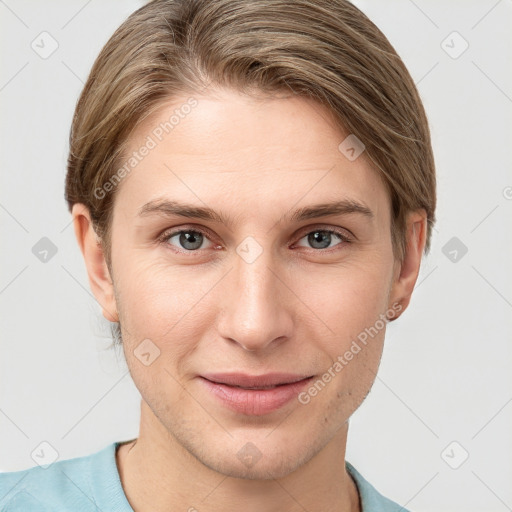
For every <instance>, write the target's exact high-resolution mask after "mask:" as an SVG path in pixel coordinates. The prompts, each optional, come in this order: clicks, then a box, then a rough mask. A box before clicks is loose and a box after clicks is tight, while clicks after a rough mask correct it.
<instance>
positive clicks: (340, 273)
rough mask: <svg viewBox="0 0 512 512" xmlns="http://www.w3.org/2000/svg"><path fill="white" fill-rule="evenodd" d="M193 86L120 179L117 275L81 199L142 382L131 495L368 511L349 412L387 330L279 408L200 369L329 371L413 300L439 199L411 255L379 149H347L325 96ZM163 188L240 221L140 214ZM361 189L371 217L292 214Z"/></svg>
mask: <svg viewBox="0 0 512 512" xmlns="http://www.w3.org/2000/svg"><path fill="white" fill-rule="evenodd" d="M187 98H188V96H185V95H184V96H183V97H175V98H173V99H172V100H169V101H168V102H167V103H166V104H163V105H162V106H161V108H160V110H159V111H158V112H157V113H156V114H155V115H153V116H152V117H150V118H148V119H146V120H145V121H144V123H142V124H141V125H140V126H139V127H138V128H137V130H136V131H135V132H134V134H133V135H132V137H131V140H130V148H131V149H130V151H133V150H136V149H137V148H139V147H140V146H141V145H142V144H143V143H144V140H145V139H146V137H147V136H148V134H150V133H151V131H152V130H153V129H154V128H155V127H156V126H158V124H159V123H160V122H164V121H166V120H168V119H169V116H170V115H171V114H172V113H173V111H174V109H176V108H179V106H180V105H182V104H184V103H185V102H186V100H187ZM195 98H196V99H197V100H198V104H197V106H196V107H195V108H193V109H192V111H191V113H190V114H188V115H187V116H185V117H184V118H183V119H181V120H180V122H179V124H178V125H177V126H175V128H174V129H173V131H172V132H171V134H169V135H167V136H166V137H165V138H164V139H163V140H162V142H160V143H159V144H158V145H157V146H156V147H155V148H154V149H152V150H151V151H150V152H149V154H148V155H147V156H146V157H145V158H144V159H143V160H142V161H141V162H140V163H139V164H138V165H137V166H136V167H135V168H134V169H133V170H132V171H131V173H130V174H129V175H128V176H127V177H125V178H124V179H123V181H122V182H121V183H120V185H119V186H118V189H117V191H116V198H115V204H114V216H113V223H112V275H110V273H109V271H108V268H107V265H106V263H105V258H104V253H103V250H102V247H101V245H98V244H97V243H96V235H95V233H94V230H93V227H92V224H91V222H90V216H89V212H88V210H87V208H86V207H85V206H84V205H81V204H77V205H75V206H74V208H73V212H72V213H73V219H74V227H75V233H76V236H77V240H78V243H79V246H80V248H81V251H82V253H83V256H84V259H85V263H86V266H87V272H88V275H89V281H90V286H91V289H92V291H93V293H94V295H95V297H96V299H97V300H98V302H99V304H100V305H101V307H102V308H103V314H104V316H105V318H107V319H108V320H110V321H120V323H121V326H122V335H123V343H124V351H125V356H126V360H127V363H128V367H129V369H130V373H131V376H132V378H133V380H134V382H135V385H136V386H137V388H138V389H139V391H140V393H141V396H142V402H141V424H140V433H139V437H138V438H137V440H136V441H135V442H133V443H126V444H124V445H122V446H121V447H120V448H119V450H118V452H117V465H118V468H119V472H120V477H121V482H122V485H123V488H124V490H125V493H126V496H127V498H128V500H129V502H130V504H131V505H132V508H133V509H134V510H135V511H136V512H146V511H156V512H158V511H162V512H163V511H167V512H168V511H185V510H190V511H192V510H194V508H195V509H197V510H199V511H201V510H208V511H209V512H221V511H222V512H226V511H235V510H240V509H242V508H243V510H245V511H246V512H261V511H266V512H278V511H279V512H283V511H286V512H292V511H293V512H295V511H301V512H302V511H303V510H304V509H306V510H310V511H314V510H322V511H331V512H335V511H336V512H339V511H347V512H348V511H350V512H353V511H359V510H361V509H360V503H359V497H358V492H357V488H356V486H355V484H354V482H353V481H352V479H351V478H350V476H349V475H348V473H347V472H346V469H345V463H344V461H345V449H346V443H347V432H348V422H349V418H350V416H351V415H352V413H353V412H354V411H355V410H356V409H357V408H358V407H359V405H360V404H361V403H362V401H363V400H364V398H365V397H366V396H367V394H368V393H369V391H370V389H371V386H372V384H373V382H374V380H375V376H376V372H377V369H378V366H379V361H380V358H381V353H382V348H383V342H384V335H385V327H384V328H382V329H380V330H379V332H378V334H377V335H375V336H374V337H373V338H371V340H370V341H369V342H368V344H367V345H366V346H364V347H363V348H362V350H361V351H360V352H359V353H358V354H357V355H355V356H354V357H353V359H352V360H351V361H350V362H349V363H348V364H347V365H346V366H344V368H343V370H342V371H340V372H338V373H337V374H336V377H335V378H333V379H332V380H331V382H329V383H328V384H327V385H326V386H325V387H324V388H323V389H322V390H321V391H320V392H319V393H318V394H317V395H316V396H314V397H312V398H311V400H310V402H309V403H307V404H301V403H299V402H298V401H297V400H292V401H291V402H290V403H288V404H286V405H285V406H284V407H282V408H281V409H278V410H277V411H274V412H272V413H271V414H267V415H263V416H259V417H255V416H245V415H241V414H237V413H235V412H233V411H231V410H229V409H227V408H226V407H224V406H223V405H222V404H219V403H218V402H217V401H216V400H215V399H214V398H213V397H212V396H210V394H209V393H208V392H207V391H205V387H204V385H203V384H202V382H201V381H200V379H199V378H198V375H200V374H201V373H203V372H210V371H218V372H222V371H226V372H229V371H243V372H245V373H248V374H253V375H261V374H264V373H268V372H272V371H286V372H292V373H303V374H304V375H315V376H319V377H321V376H322V374H324V373H325V372H327V371H328V369H329V368H330V367H332V366H333V363H334V362H335V361H336V359H337V357H338V356H339V355H343V354H344V353H345V352H346V351H347V350H348V349H349V347H350V345H351V343H352V341H353V340H354V339H356V337H357V335H358V334H359V333H361V332H362V331H364V330H365V328H369V327H370V326H373V325H375V323H376V320H378V319H379V315H381V314H385V312H386V311H388V310H390V308H392V307H393V305H395V308H396V305H397V304H400V306H398V308H399V309H400V312H399V313H397V314H396V315H395V318H396V317H398V316H399V315H400V314H401V312H403V311H404V310H405V309H406V308H407V306H408V304H409V300H410V297H411V293H412V291H413V288H414V284H415V282H416V279H417V277H418V272H419V267H420V263H421V257H422V253H423V250H424V246H425V233H426V222H427V221H426V214H425V212H424V211H423V210H419V211H417V212H410V214H409V217H408V231H407V237H408V244H407V253H406V256H405V259H404V261H403V263H402V264H400V263H399V262H398V261H396V260H395V259H394V256H393V250H392V244H391V232H390V211H391V209H390V200H389V197H388V194H387V192H386V189H385V186H384V183H383V182H382V180H381V178H380V177H379V175H378V174H377V173H376V172H375V171H374V170H373V169H372V168H371V167H370V165H369V163H368V162H367V160H366V158H365V155H364V153H363V155H361V156H360V157H359V158H357V159H356V160H354V161H349V160H348V159H347V158H345V156H344V155H343V154H342V153H341V152H340V151H339V150H338V145H339V144H340V143H341V141H343V139H344V138H345V137H346V136H347V135H348V134H347V133H342V132H341V131H340V130H339V129H338V128H337V127H336V126H335V125H334V123H333V122H332V118H330V115H329V114H330V113H329V112H328V111H326V110H325V109H324V108H323V107H322V106H321V105H319V104H317V103H315V102H313V101H312V100H309V99H305V98H300V97H294V96H289V97H287V96H275V97H273V98H268V97H267V98H264V97H259V98H255V97H249V96H246V95H242V94H239V93H238V92H236V91H233V90H229V89H215V90H213V89H212V90H210V91H209V92H208V94H207V95H202V96H195ZM156 198H167V199H172V200H180V201H185V202H188V203H192V204H194V205H197V206H209V207H211V208H212V209H214V210H215V211H217V212H222V213H223V214H225V216H226V217H227V218H228V219H230V220H231V221H232V223H231V224H230V225H225V224H222V223H219V222H216V221H210V220H204V219H184V218H180V217H173V218H166V217H163V216H159V215H156V214H155V215H151V216H147V217H138V216H137V212H138V210H139V209H140V208H141V207H142V206H143V205H144V204H146V203H147V202H149V201H151V200H154V199H156ZM347 198H350V199H353V200H357V201H358V202H360V203H363V204H364V205H366V206H367V207H368V208H370V209H371V210H372V211H373V213H374V216H373V218H372V219H369V218H367V217H366V216H364V215H361V214H360V213H351V214H344V215H331V216H325V217H321V218H318V219H309V220H305V221H301V222H296V221H291V220H289V219H288V217H287V216H289V215H290V213H291V212H292V211H294V210H296V209H297V208H300V207H303V206H308V205H313V204H317V203H326V202H331V201H334V200H339V199H347ZM169 228H179V229H183V230H186V229H203V230H205V234H204V238H203V243H202V245H201V246H200V248H199V249H195V250H190V249H189V250H187V248H189V247H190V244H188V245H187V244H185V245H183V244H180V237H179V236H173V237H170V238H167V240H164V241H160V242H159V241H158V240H157V239H158V236H159V235H160V234H161V233H163V232H164V231H165V230H168V229H169ZM320 229H340V230H341V231H342V232H343V233H345V234H349V233H350V234H351V235H352V236H351V241H350V242H345V241H342V240H341V239H340V238H338V237H337V236H336V235H332V237H331V239H330V240H331V241H330V244H329V247H328V248H327V249H322V248H318V247H319V246H318V245H314V240H313V243H312V242H311V237H308V234H310V233H312V232H313V233H314V232H315V231H318V230H320ZM347 230H348V231H347ZM196 236H199V237H200V235H196ZM248 236H251V237H253V238H254V239H255V240H256V241H257V243H258V244H259V246H260V247H261V249H262V253H261V255H260V256H259V257H258V258H257V259H256V260H255V261H253V262H251V263H248V262H247V261H245V260H244V259H243V258H242V257H240V256H239V254H238V253H237V252H236V249H237V246H238V245H239V244H240V243H241V242H242V241H243V240H244V239H245V238H246V237H248ZM324 236H327V237H328V236H329V235H328V234H325V233H324ZM180 251H181V252H180ZM381 318H382V317H381ZM144 339H150V340H151V342H152V343H154V344H155V345H156V346H157V347H158V349H159V350H160V356H159V357H157V358H156V359H155V360H154V361H153V362H152V363H151V364H150V365H149V366H146V365H144V364H142V363H141V362H140V361H139V359H138V358H137V357H136V356H135V355H134V350H135V349H136V348H137V346H138V345H139V344H140V343H141V341H142V340H144ZM248 442H251V443H253V444H254V445H255V446H256V447H257V449H258V450H259V452H260V453H261V458H260V460H259V461H258V462H257V463H256V464H254V465H253V466H252V467H247V466H246V465H244V464H243V463H242V462H241V461H240V459H239V458H238V457H237V452H238V451H239V450H240V449H241V448H242V447H243V446H244V445H245V444H246V443H248ZM192 507H194V508H192Z"/></svg>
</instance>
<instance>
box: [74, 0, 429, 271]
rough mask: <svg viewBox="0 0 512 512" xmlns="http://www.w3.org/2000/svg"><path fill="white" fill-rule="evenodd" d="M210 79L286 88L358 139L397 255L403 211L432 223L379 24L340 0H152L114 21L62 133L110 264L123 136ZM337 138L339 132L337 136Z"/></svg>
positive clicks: (423, 140)
mask: <svg viewBox="0 0 512 512" xmlns="http://www.w3.org/2000/svg"><path fill="white" fill-rule="evenodd" d="M208 84H213V85H219V86H228V87H232V88H236V89H237V90H240V91H242V92H246V93H249V92H250V91H254V90H256V91H261V92H265V93H270V94H271V93H273V92H277V91H283V90H285V91H288V92H291V93H293V94H297V95H302V96H307V97H309V98H313V99H315V100H317V101H318V102H319V103H321V104H322V105H324V106H326V107H327V108H328V109H329V110H330V111H331V112H332V114H333V115H334V119H335V120H336V121H337V122H338V123H339V127H340V128H341V129H342V130H343V132H348V133H349V134H353V135H355V136H356V137H357V138H358V139H360V140H361V141H362V142H363V144H364V145H365V156H366V158H367V159H368V160H369V162H370V163H371V164H372V166H373V167H374V168H375V169H376V170H377V171H378V172H379V173H381V174H380V175H381V177H383V179H384V182H385V184H386V186H387V188H388V192H389V194H390V199H391V205H392V211H391V236H392V241H393V250H394V254H395V257H396V258H397V259H399V260H400V261H402V260H403V257H404V254H405V248H406V246H405V244H406V231H405V230H406V222H405V221H406V214H407V213H408V212H409V211H412V210H416V209H420V208H424V209H425V210H426V213H427V220H428V223H427V239H426V246H425V252H427V251H428V250H429V248H430V238H431V231H432V225H433V223H434V222H435V206H436V180H435V165H434V158H433V154H432V148H431V141H430V133H429V128H428V122H427V117H426V115H425V111H424V109H423V105H422V103H421V100H420V97H419V94H418V91H417V89H416V86H415V84H414V81H413V80H412V78H411V76H410V74H409V73H408V71H407V69H406V67H405V65H404V64H403V62H402V61H401V59H400V57H399V56H398V55H397V53H396V52H395V50H394V48H393V47H392V46H391V44H390V43H389V41H388V40H387V39H386V37H385V36H384V35H383V34H382V32H381V31H380V30H379V29H378V28H377V27H376V26H375V25H374V24H373V23H372V22H371V21H370V20H369V19H368V18H367V17H366V16H365V15H364V14H363V13H362V12H361V11H360V10H359V9H358V8H356V7H355V6H354V5H352V4H351V3H349V2H348V1H346V0H294V1H293V2H290V1H289V0H153V1H151V2H149V3H148V4H147V5H145V6H144V7H142V8H140V9H138V10H137V11H135V12H134V13H133V14H132V15H130V16H129V17H128V19H127V20H126V21H125V22H124V23H123V24H122V25H121V26H120V27H119V28H118V29H117V30H116V32H115V33H114V34H113V36H112V37H111V38H110V40H109V41H108V42H107V43H106V45H105V46H104V48H103V49H102V51H101V53H100V54H99V56H98V58H97V59H96V61H95V63H94V65H93V67H92V70H91V72H90V75H89V77H88V80H87V83H86V84H85V87H84V89H83V91H82V94H81V96H80V98H79V100H78V103H77V106H76V111H75V115H74V118H73V123H72V127H71V133H70V152H69V158H68V166H67V176H66V192H65V198H66V201H67V202H68V207H69V210H70V211H71V208H72V206H73V205H74V204H75V203H83V204H84V205H86V206H87V207H88V209H89V211H90V215H91V219H92V221H93V224H94V227H95V230H96V233H97V234H98V236H99V237H100V238H101V239H102V243H103V246H104V250H105V258H106V261H107V264H108V265H109V268H111V260H110V256H111V248H110V240H111V237H110V235H111V233H110V230H111V219H112V210H113V205H114V197H115V191H116V188H114V190H113V191H112V192H111V193H108V194H102V195H101V196H102V197H98V194H97V193H95V191H96V190H99V189H103V187H104V186H105V184H106V183H107V182H108V181H109V180H110V179H111V178H112V177H113V176H114V175H115V173H116V171H117V170H118V169H119V167H120V166H121V165H122V162H123V158H124V157H123V155H124V152H125V150H126V147H127V141H128V139H129V135H130V133H131V132H132V131H133V130H134V129H135V127H136V126H138V125H139V123H140V122H141V121H142V120H143V119H145V118H147V117H148V116H149V115H150V114H152V113H153V112H155V111H156V110H158V108H159V107H160V106H161V105H162V104H163V103H164V102H167V101H169V99H171V98H172V97H173V96H174V95H178V94H183V93H193V92H197V91H198V90H200V89H202V88H204V87H205V86H207V85H208ZM340 142H341V141H340Z"/></svg>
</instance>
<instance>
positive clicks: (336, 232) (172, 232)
mask: <svg viewBox="0 0 512 512" xmlns="http://www.w3.org/2000/svg"><path fill="white" fill-rule="evenodd" d="M187 232H188V233H200V234H201V235H203V236H204V237H206V238H208V240H210V242H212V240H211V239H210V233H209V232H208V231H205V230H204V229H201V228H193V229H192V228H191V229H187V228H185V229H184V228H181V229H176V230H173V229H170V230H167V231H164V232H163V233H162V234H161V235H160V236H159V237H158V239H157V240H158V242H159V243H161V244H163V245H165V246H167V247H172V249H171V250H173V251H175V252H177V253H180V254H183V253H186V254H190V253H198V252H200V251H201V250H202V249H196V250H193V251H187V250H185V249H182V250H179V249H178V248H177V247H176V246H174V245H171V244H169V243H168V240H169V238H172V237H173V236H175V235H179V234H180V233H187ZM315 232H322V233H329V234H331V235H336V236H338V237H339V238H340V240H341V243H339V244H336V245H335V246H334V247H331V248H326V249H315V248H309V250H310V251H314V252H318V253H320V252H325V253H330V252H332V251H336V250H339V249H337V247H338V246H343V245H345V244H350V243H351V242H352V241H353V240H352V239H351V238H350V237H349V236H347V235H346V234H345V233H344V232H343V231H341V230H337V229H333V228H315V229H312V230H311V231H307V232H305V233H304V234H303V235H302V236H301V237H300V238H299V239H298V240H302V239H303V238H304V237H306V236H307V235H310V234H311V233H315ZM212 243H213V242H212Z"/></svg>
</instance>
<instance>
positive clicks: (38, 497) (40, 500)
mask: <svg viewBox="0 0 512 512" xmlns="http://www.w3.org/2000/svg"><path fill="white" fill-rule="evenodd" d="M115 447H116V443H112V444H110V445H108V446H106V447H104V448H102V449H101V450H99V451H97V452H95V453H93V454H91V455H85V456H82V457H76V458H73V459H67V460H61V461H57V462H54V463H53V464H51V465H49V466H46V467H45V466H35V467H31V468H29V469H25V470H22V471H12V472H6V473H0V511H1V512H14V511H20V512H21V511H23V512H33V511H34V512H35V511H37V512H54V511H55V512H57V511H61V510H62V511H64V510H83V511H86V510H97V506H98V505H100V503H99V501H100V499H101V498H102V497H103V496H101V494H102V493H104V492H105V490H104V489H98V483H99V482H101V483H102V485H106V486H107V487H114V488H115V486H116V484H117V482H116V477H117V478H118V473H117V468H116V466H115ZM119 486H120V483H119ZM117 490H118V489H117Z"/></svg>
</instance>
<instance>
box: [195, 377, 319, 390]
mask: <svg viewBox="0 0 512 512" xmlns="http://www.w3.org/2000/svg"><path fill="white" fill-rule="evenodd" d="M201 377H203V378H205V379H207V380H210V381H212V382H217V383H219V384H227V385H229V386H240V387H248V388H253V387H262V386H277V385H279V384H291V383H293V382H299V381H301V380H304V379H307V378H309V377H311V375H298V374H295V373H266V374H264V375H248V374H246V373H204V374H202V375H201Z"/></svg>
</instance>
